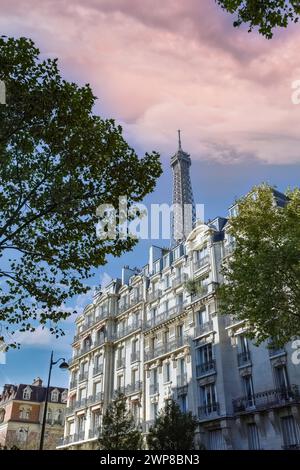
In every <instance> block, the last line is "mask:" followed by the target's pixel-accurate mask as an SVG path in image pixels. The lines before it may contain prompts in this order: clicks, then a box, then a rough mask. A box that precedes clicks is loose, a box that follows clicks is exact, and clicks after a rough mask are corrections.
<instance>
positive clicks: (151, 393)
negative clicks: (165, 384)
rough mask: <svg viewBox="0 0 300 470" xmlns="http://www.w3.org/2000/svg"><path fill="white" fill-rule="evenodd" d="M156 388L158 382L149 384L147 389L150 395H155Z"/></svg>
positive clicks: (157, 388) (157, 387)
mask: <svg viewBox="0 0 300 470" xmlns="http://www.w3.org/2000/svg"><path fill="white" fill-rule="evenodd" d="M158 390H159V386H158V383H155V384H150V389H149V392H150V395H155V393H158Z"/></svg>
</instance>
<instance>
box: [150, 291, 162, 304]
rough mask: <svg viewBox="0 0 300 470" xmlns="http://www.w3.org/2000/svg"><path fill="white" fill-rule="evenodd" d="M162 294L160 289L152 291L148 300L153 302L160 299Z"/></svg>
mask: <svg viewBox="0 0 300 470" xmlns="http://www.w3.org/2000/svg"><path fill="white" fill-rule="evenodd" d="M161 294H162V292H161V290H160V289H157V290H155V291H153V292H151V293H150V294H148V302H153V301H154V300H156V299H158V298H159V297H161Z"/></svg>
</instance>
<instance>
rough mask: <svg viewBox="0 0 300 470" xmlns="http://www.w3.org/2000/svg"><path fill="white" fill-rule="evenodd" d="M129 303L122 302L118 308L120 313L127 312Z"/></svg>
mask: <svg viewBox="0 0 300 470" xmlns="http://www.w3.org/2000/svg"><path fill="white" fill-rule="evenodd" d="M129 307H130V306H129V303H128V302H124V303H122V304H119V308H118V314H119V313H123V312H126V310H128V309H129Z"/></svg>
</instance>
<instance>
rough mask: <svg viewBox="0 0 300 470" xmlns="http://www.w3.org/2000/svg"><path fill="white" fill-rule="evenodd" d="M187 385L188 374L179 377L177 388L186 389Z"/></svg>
mask: <svg viewBox="0 0 300 470" xmlns="http://www.w3.org/2000/svg"><path fill="white" fill-rule="evenodd" d="M185 385H187V374H186V373H184V374H180V375H177V387H184V386H185Z"/></svg>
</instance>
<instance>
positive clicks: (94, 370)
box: [93, 364, 103, 375]
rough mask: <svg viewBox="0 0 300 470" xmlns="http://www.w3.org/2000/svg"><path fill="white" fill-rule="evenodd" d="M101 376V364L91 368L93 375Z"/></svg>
mask: <svg viewBox="0 0 300 470" xmlns="http://www.w3.org/2000/svg"><path fill="white" fill-rule="evenodd" d="M97 374H103V364H98V365H97V366H96V367H94V368H93V375H97Z"/></svg>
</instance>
